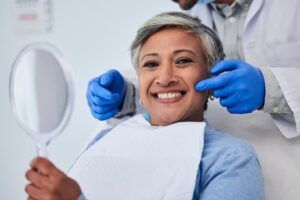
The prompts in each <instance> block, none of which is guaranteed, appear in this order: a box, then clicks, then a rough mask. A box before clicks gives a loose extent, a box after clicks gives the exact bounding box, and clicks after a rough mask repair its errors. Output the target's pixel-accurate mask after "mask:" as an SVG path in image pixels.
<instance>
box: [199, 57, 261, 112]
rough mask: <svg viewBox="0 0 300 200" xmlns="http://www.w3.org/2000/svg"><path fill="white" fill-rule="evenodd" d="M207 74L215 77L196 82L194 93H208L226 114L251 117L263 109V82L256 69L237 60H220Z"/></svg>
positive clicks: (259, 72)
mask: <svg viewBox="0 0 300 200" xmlns="http://www.w3.org/2000/svg"><path fill="white" fill-rule="evenodd" d="M211 74H212V75H215V77H213V78H209V79H206V80H203V81H200V82H198V83H197V84H196V85H195V89H196V90H197V91H204V90H212V92H213V95H214V96H215V97H217V98H220V103H221V105H222V106H224V107H226V108H227V110H228V112H230V113H238V114H243V113H251V112H253V111H254V110H256V109H258V108H261V107H262V106H263V105H264V99H265V80H264V77H263V74H262V72H261V71H260V70H259V69H258V68H256V67H253V66H251V65H249V64H247V63H245V62H242V61H240V60H223V61H221V62H219V63H217V64H216V65H215V66H214V67H213V68H212V69H211Z"/></svg>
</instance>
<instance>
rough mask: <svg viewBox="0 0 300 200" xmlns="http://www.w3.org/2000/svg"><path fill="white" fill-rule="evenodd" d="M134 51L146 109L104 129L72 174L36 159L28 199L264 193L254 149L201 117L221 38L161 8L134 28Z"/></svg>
mask: <svg viewBox="0 0 300 200" xmlns="http://www.w3.org/2000/svg"><path fill="white" fill-rule="evenodd" d="M131 55H132V61H133V64H134V67H135V69H136V72H137V74H138V78H139V88H140V97H141V103H142V104H143V106H144V108H145V110H146V111H147V115H145V116H142V115H137V116H135V117H133V118H131V119H129V120H126V121H124V122H121V123H120V124H119V125H117V126H115V127H106V128H104V129H103V130H101V131H100V132H99V134H97V135H96V137H95V138H94V139H93V140H92V141H91V142H90V143H89V145H88V146H87V147H86V148H85V149H84V151H83V152H82V153H81V154H80V155H79V157H78V158H77V159H76V161H75V162H74V164H73V166H72V168H71V170H70V172H69V176H71V177H72V178H70V177H68V176H67V175H65V174H64V173H63V172H61V171H60V170H59V169H57V168H56V167H55V166H54V165H53V164H52V163H51V162H50V161H48V160H46V159H43V158H36V159H34V160H33V161H32V162H31V169H30V170H28V172H27V173H26V177H27V179H28V180H29V181H30V183H29V184H28V185H27V186H26V188H25V190H26V192H27V193H28V195H29V199H43V198H49V199H78V198H80V199H86V198H89V199H119V198H122V199H209V200H226V199H228V200H253V199H255V200H261V199H265V194H264V184H263V176H262V172H261V168H260V165H259V162H258V160H257V157H256V154H255V152H254V150H253V149H252V147H251V146H250V145H249V144H247V143H246V142H244V141H242V140H240V139H237V138H233V137H232V136H229V135H227V134H225V133H221V132H218V131H216V130H214V129H212V128H210V127H209V126H208V125H207V126H206V127H205V122H203V120H204V111H205V109H206V103H207V99H208V96H209V94H208V92H201V93H199V92H196V91H195V89H194V86H195V84H196V83H197V82H198V81H199V80H202V79H205V78H207V76H208V74H209V73H208V72H209V70H210V67H211V66H213V65H214V64H215V63H216V62H218V61H219V60H221V59H223V57H224V54H223V49H222V45H221V43H220V40H219V39H218V37H217V36H216V35H215V34H214V33H213V32H212V31H211V30H210V29H209V28H208V27H206V26H204V25H203V24H201V23H200V21H199V20H197V19H195V18H192V17H190V16H188V15H185V14H182V13H177V12H172V13H162V14H160V15H157V16H154V17H153V18H151V19H150V20H148V21H147V22H146V23H145V24H144V25H143V26H142V27H141V28H140V29H139V30H138V32H137V35H136V37H135V39H134V41H133V43H132V46H131ZM110 73H116V74H119V72H117V71H116V70H112V71H111V72H110ZM95 81H97V79H95V80H93V81H91V82H90V84H91V85H92V88H93V90H94V92H95V94H96V93H97V87H96V85H97V84H95V87H94V86H93V83H94V82H95ZM107 81H109V80H107ZM95 94H89V97H88V99H89V103H90V105H92V106H94V105H93V101H97V98H98V97H97V95H95ZM94 110H97V108H96V109H94ZM204 127H205V128H204ZM201 140H202V141H203V142H202V143H201ZM75 180H76V181H75ZM132 180H134V181H132Z"/></svg>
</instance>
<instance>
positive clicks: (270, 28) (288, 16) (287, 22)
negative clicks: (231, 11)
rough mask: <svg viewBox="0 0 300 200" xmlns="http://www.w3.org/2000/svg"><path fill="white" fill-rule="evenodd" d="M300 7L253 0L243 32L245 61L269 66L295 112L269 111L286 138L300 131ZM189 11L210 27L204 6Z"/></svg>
mask: <svg viewBox="0 0 300 200" xmlns="http://www.w3.org/2000/svg"><path fill="white" fill-rule="evenodd" d="M299 10H300V1H299V0H289V1H282V0H253V3H252V4H251V6H250V8H249V12H248V15H247V18H246V21H245V25H244V32H243V34H242V46H243V52H244V55H245V60H246V62H248V63H250V64H252V65H254V66H256V67H259V68H263V67H268V68H271V70H272V72H273V73H274V75H275V77H276V79H277V80H278V82H279V85H280V87H281V89H282V91H283V94H284V96H285V98H286V100H287V102H288V104H289V106H290V108H291V110H292V111H293V113H294V118H293V119H291V118H289V117H287V116H284V115H271V117H272V119H273V121H274V123H275V124H276V125H277V127H278V128H279V129H280V131H281V133H282V134H283V135H284V136H285V137H287V138H293V137H296V136H299V135H300V92H299V90H298V89H299V88H300V77H299V75H300V12H299ZM190 14H192V15H194V16H197V17H199V18H200V19H201V20H202V21H203V23H205V24H207V25H208V26H210V27H212V24H213V23H212V18H211V13H210V10H209V8H208V7H207V6H203V5H201V4H197V5H196V6H194V8H193V9H192V10H191V11H190ZM298 77H299V78H298Z"/></svg>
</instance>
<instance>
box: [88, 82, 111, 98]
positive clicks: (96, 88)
mask: <svg viewBox="0 0 300 200" xmlns="http://www.w3.org/2000/svg"><path fill="white" fill-rule="evenodd" d="M88 91H90V92H91V93H92V94H93V95H96V96H98V97H101V98H103V99H106V100H112V99H113V96H112V93H111V92H110V91H109V90H107V89H106V88H104V87H103V86H101V85H100V84H98V83H97V82H94V83H91V85H90V86H89V88H88Z"/></svg>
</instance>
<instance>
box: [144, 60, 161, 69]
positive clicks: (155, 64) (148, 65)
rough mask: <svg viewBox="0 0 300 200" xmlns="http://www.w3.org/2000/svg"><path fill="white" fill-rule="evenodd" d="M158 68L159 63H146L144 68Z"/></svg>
mask: <svg viewBox="0 0 300 200" xmlns="http://www.w3.org/2000/svg"><path fill="white" fill-rule="evenodd" d="M157 66H158V63H156V62H152V61H151V62H146V63H145V64H144V65H143V67H149V68H153V67H157Z"/></svg>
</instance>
